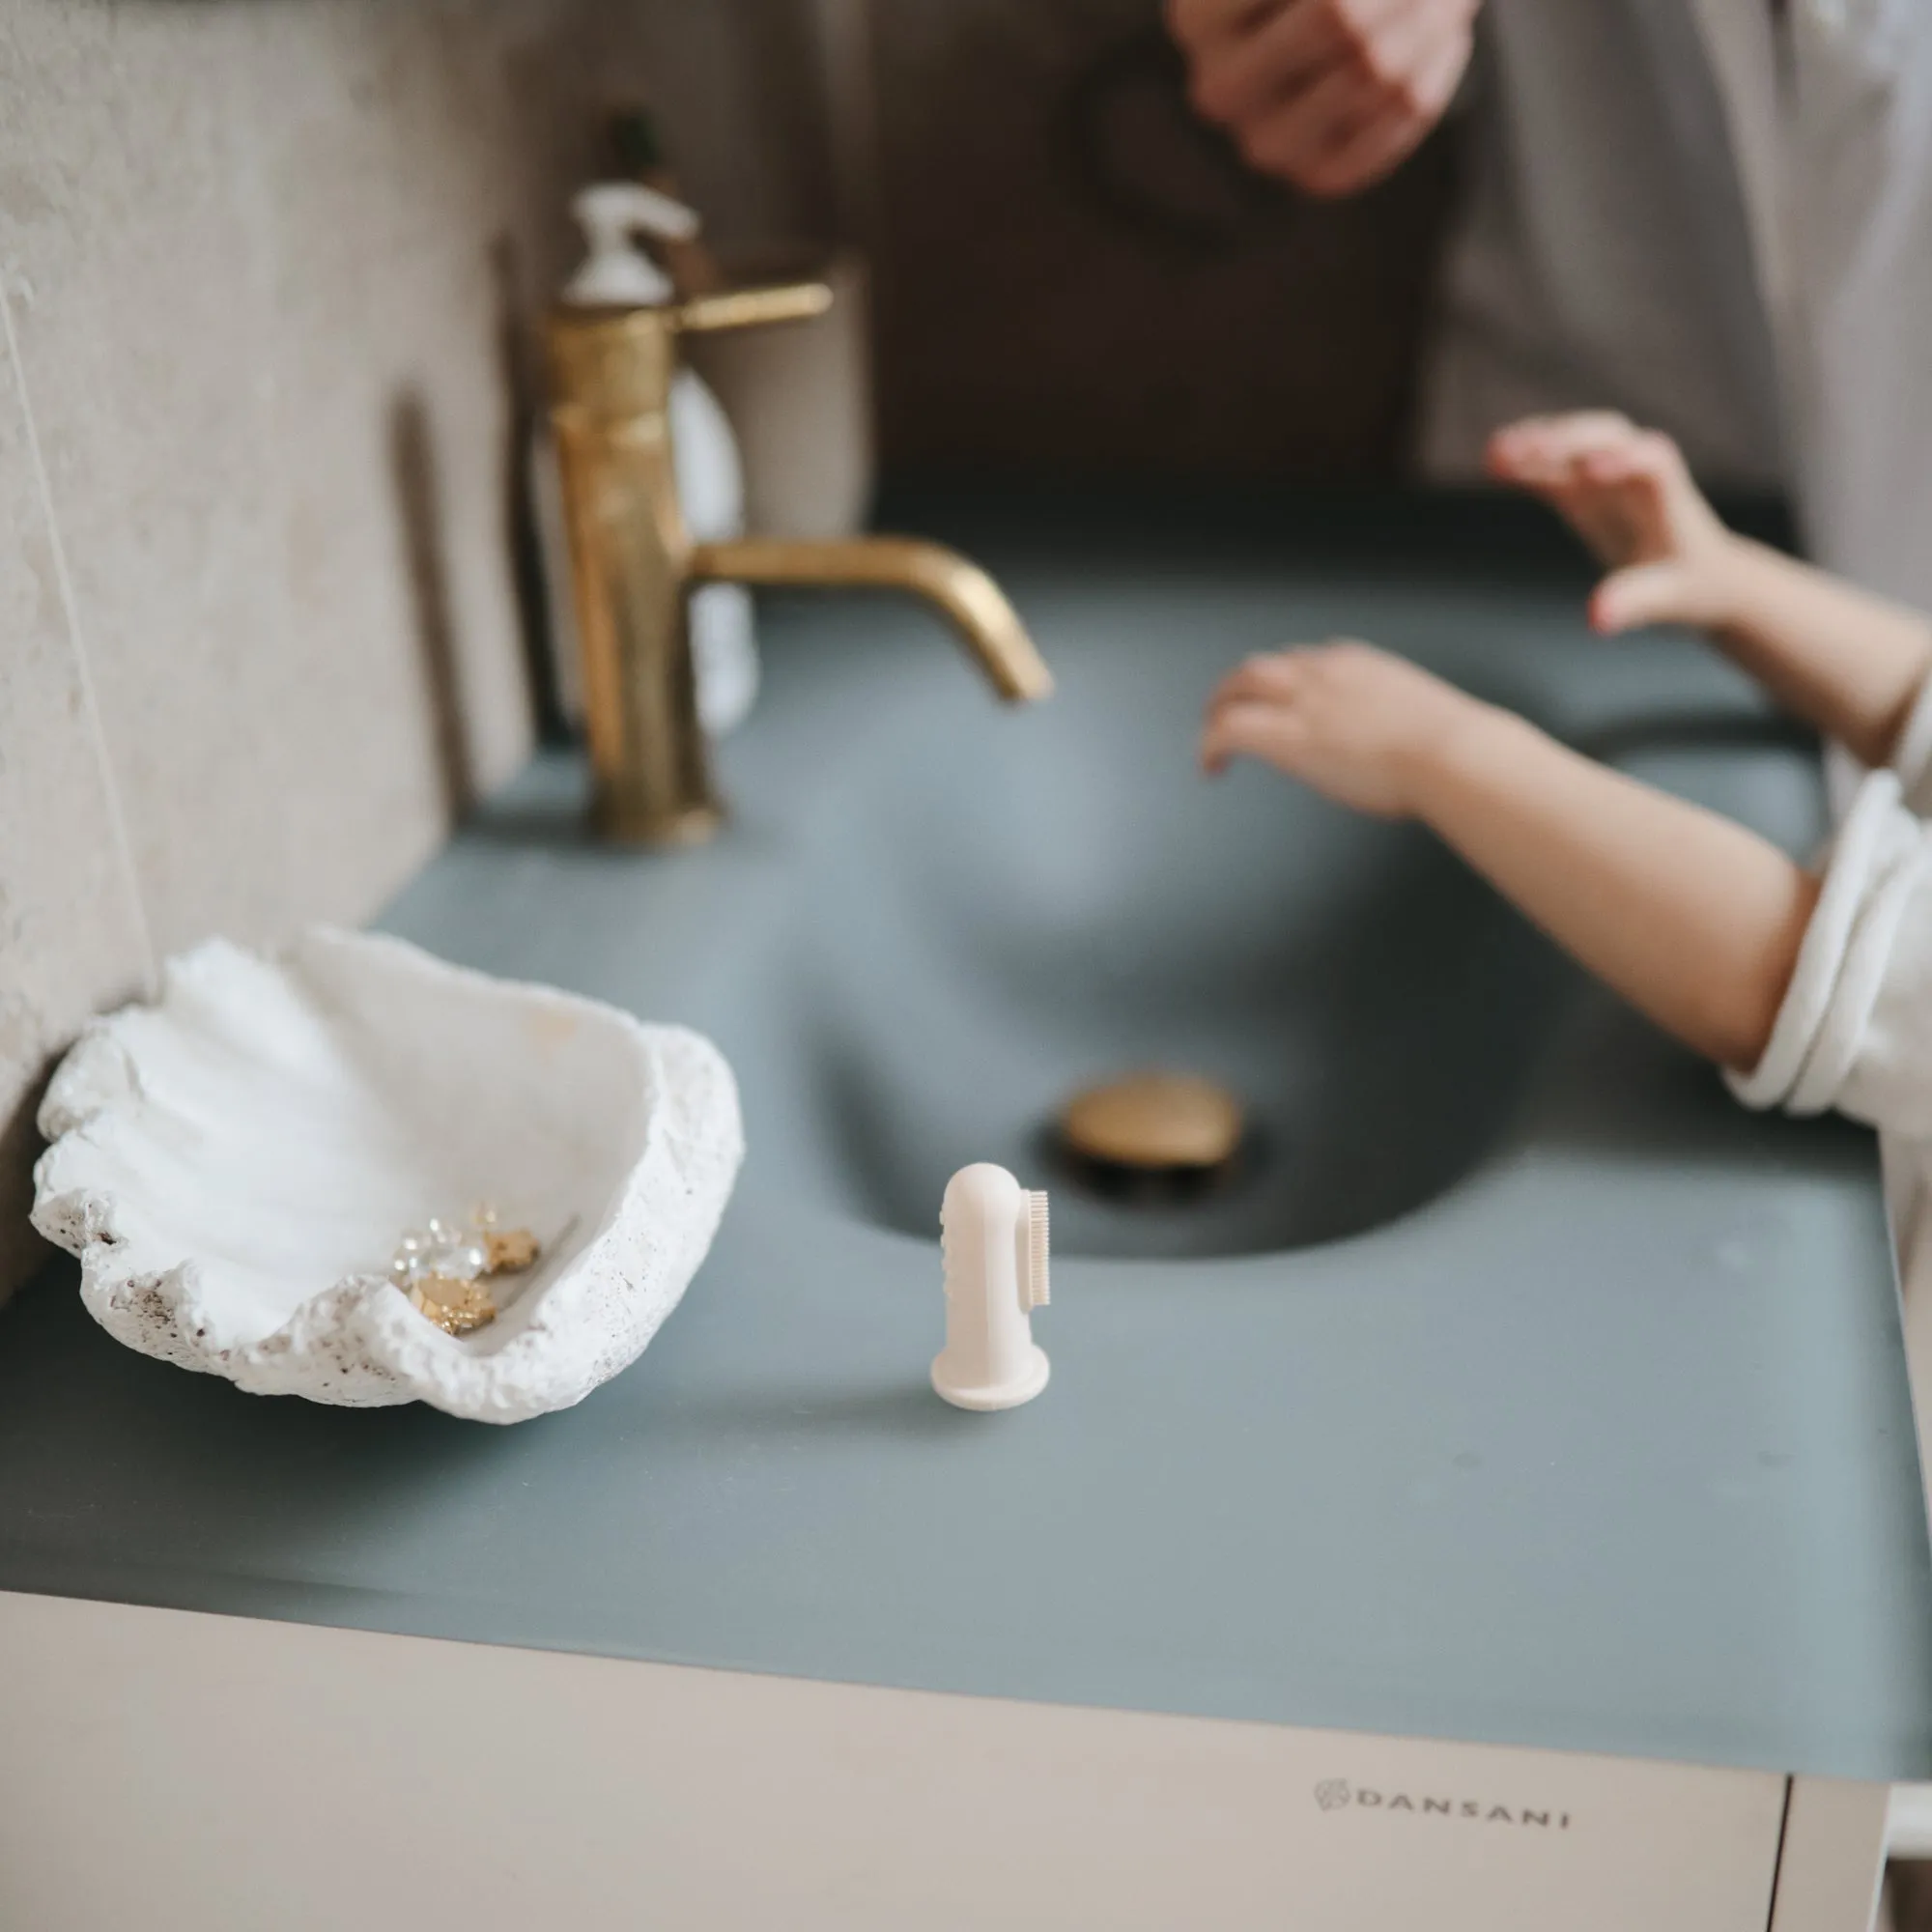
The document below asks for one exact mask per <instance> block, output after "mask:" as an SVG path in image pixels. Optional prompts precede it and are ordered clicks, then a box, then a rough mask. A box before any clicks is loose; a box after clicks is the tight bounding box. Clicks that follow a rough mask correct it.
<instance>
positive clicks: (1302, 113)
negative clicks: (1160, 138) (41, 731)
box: [1167, 0, 1482, 196]
mask: <svg viewBox="0 0 1932 1932" xmlns="http://www.w3.org/2000/svg"><path fill="white" fill-rule="evenodd" d="M1481 4H1482V0H1167V17H1168V26H1169V29H1170V30H1171V31H1172V33H1173V35H1174V38H1175V40H1176V41H1177V42H1178V43H1179V45H1180V48H1181V51H1182V52H1183V53H1184V54H1185V55H1186V56H1187V60H1188V65H1189V68H1190V69H1191V71H1192V84H1191V87H1190V93H1191V95H1192V97H1193V100H1194V105H1195V106H1196V107H1197V108H1198V109H1199V110H1200V112H1201V113H1203V114H1204V115H1206V116H1207V117H1208V120H1210V121H1213V122H1217V123H1218V124H1219V125H1220V126H1221V127H1223V128H1226V129H1227V130H1228V131H1229V133H1230V134H1232V135H1233V136H1234V137H1235V140H1236V144H1237V145H1238V146H1239V148H1240V150H1241V153H1242V154H1243V155H1244V156H1246V158H1247V160H1248V162H1249V164H1250V165H1251V166H1253V167H1256V168H1259V169H1261V170H1262V171H1263V172H1264V173H1265V174H1271V175H1278V176H1279V177H1280V178H1281V179H1282V180H1284V181H1287V182H1290V183H1293V185H1294V186H1296V187H1298V188H1300V189H1302V190H1303V192H1304V193H1307V194H1314V195H1322V196H1336V195H1346V194H1353V193H1354V192H1355V191H1356V190H1357V189H1359V188H1364V187H1367V186H1368V185H1370V184H1371V183H1373V182H1378V181H1379V180H1381V178H1382V177H1383V176H1384V175H1386V174H1388V173H1389V172H1390V171H1391V170H1392V169H1393V168H1395V167H1396V166H1397V164H1398V163H1399V162H1401V161H1403V160H1404V159H1406V157H1407V156H1408V155H1409V154H1410V152H1411V151H1412V150H1413V149H1414V148H1415V147H1416V146H1417V145H1418V144H1419V143H1420V142H1421V140H1422V138H1423V136H1424V135H1425V134H1427V133H1428V132H1429V130H1430V129H1431V128H1433V127H1435V124H1436V122H1437V121H1439V120H1440V119H1441V118H1442V113H1443V110H1444V109H1445V108H1446V107H1447V106H1448V105H1449V101H1450V99H1451V97H1452V96H1453V95H1454V94H1455V92H1456V87H1457V83H1458V82H1459V81H1460V80H1461V79H1462V77H1463V69H1464V68H1466V67H1467V66H1468V64H1469V49H1470V43H1471V35H1472V31H1473V23H1474V20H1475V15H1476V10H1477V8H1478V7H1479V6H1480V5H1481Z"/></svg>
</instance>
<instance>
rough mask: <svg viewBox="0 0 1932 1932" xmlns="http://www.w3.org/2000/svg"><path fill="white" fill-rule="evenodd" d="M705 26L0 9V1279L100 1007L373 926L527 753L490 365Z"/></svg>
mask: <svg viewBox="0 0 1932 1932" xmlns="http://www.w3.org/2000/svg"><path fill="white" fill-rule="evenodd" d="M709 11H710V10H709V9H705V8H698V7H696V6H694V5H693V4H692V0H657V4H655V5H653V6H648V7H644V8H639V7H635V6H608V5H604V4H601V0H119V4H110V3H109V0H0V301H4V310H0V319H4V322H5V325H6V327H5V333H4V336H3V337H0V1290H4V1288H5V1287H6V1286H8V1285H10V1284H11V1283H12V1281H14V1279H16V1278H17V1277H18V1276H19V1275H20V1274H21V1273H22V1272H24V1271H25V1269H26V1268H27V1267H29V1266H31V1265H32V1264H34V1262H35V1261H37V1260H38V1258H39V1252H40V1251H39V1250H38V1247H37V1244H35V1243H34V1242H33V1241H32V1239H31V1237H30V1236H28V1234H27V1231H26V1228H25V1223H24V1214H25V1208H26V1204H27V1199H28V1180H27V1166H28V1162H29V1160H30V1159H31V1157H32V1154H33V1152H34V1151H36V1149H37V1142H36V1140H35V1137H34V1136H33V1134H32V1131H31V1114H32V1107H33V1103H34V1100H35V1097H36V1096H37V1094H38V1092H39V1090H40V1087H41V1085H42V1083H43V1079H44V1075H45V1071H46V1068H47V1066H48V1064H49V1061H50V1058H51V1057H52V1056H53V1055H54V1054H55V1053H57V1051H58V1050H59V1049H60V1048H61V1047H62V1046H64V1045H65V1044H66V1042H67V1041H68V1040H69V1039H70V1038H71V1036H72V1034H73V1032H74V1030H75V1029H76V1028H77V1027H78V1025H79V1024H80V1023H81V1022H82V1021H83V1020H84V1018H85V1017H86V1015H87V1014H88V1013H89V1012H90V1011H91V1010H94V1009H98V1008H99V1007H101V1006H103V1005H108V1004H112V1003H114V1002H116V1001H118V1000H120V999H122V998H124V997H126V996H128V994H130V993H132V992H135V991H137V990H138V989H139V988H140V987H141V986H142V985H143V984H145V983H146V982H148V981H149V980H151V979H152V978H153V975H154V971H155V963H156V959H157V958H160V957H164V956H165V955H166V954H167V953H169V952H173V951H176V950H178V949H180V948H182V947H184V946H186V945H189V944H191V943H193V942H194V941H195V940H197V939H199V938H201V937H203V936H204V935H206V934H208V933H212V932H224V933H228V934H230V935H233V936H235V937H237V938H240V939H242V940H246V941H255V942H272V941H274V940H276V939H277V938H279V937H280V936H281V935H283V934H285V933H287V932H288V931H289V929H290V928H291V927H292V926H294V925H295V924H297V923H299V922H301V921H304V920H308V919H328V920H345V921H354V920H360V919H362V918H364V917H366V916H367V915H368V914H369V913H371V912H372V911H373V910H374V909H375V908H376V907H377V906H378V905H379V904H380V903H381V902H382V900H383V899H384V897H385V895H387V894H388V893H389V892H390V891H391V890H392V889H393V888H394V887H395V886H396V885H397V884H398V883H399V882H400V881H401V880H403V879H404V878H405V877H407V876H408V874H409V873H410V872H411V871H412V869H413V868H414V867H416V866H417V865H418V864H419V863H420V862H421V861H422V860H423V859H424V858H425V857H426V856H427V855H428V854H429V853H430V852H431V851H432V850H433V849H434V848H435V846H436V845H437V843H438V841H439V840H440V838H442V836H443V834H444V832H445V830H446V828H447V825H448V823H449V819H450V815H451V812H452V810H454V809H455V808H456V807H457V806H458V805H459V804H460V803H461V801H462V800H463V799H464V798H466V797H468V796H469V795H470V794H471V793H473V792H474V791H476V790H477V789H479V788H481V787H485V786H488V785H490V784H493V783H495V782H497V781H500V780H501V779H502V778H504V777H505V776H506V775H508V774H509V773H510V772H511V771H513V770H514V769H515V768H516V766H517V765H518V763H519V762H520V761H521V760H522V759H523V757H524V756H525V754H526V750H527V748H528V745H529V741H530V728H531V727H530V709H531V708H530V698H529V689H528V675H527V671H526V646H525V639H524V636H523V633H522V628H521V626H520V624H519V621H518V605H517V600H516V598H515V596H514V594H513V589H512V582H511V569H510V563H509V556H510V547H509V545H508V543H507V541H506V528H507V525H508V519H509V496H508V477H509V467H508V466H509V461H510V456H511V448H512V424H511V421H510V414H509V409H508V395H509V390H510V383H509V376H508V370H507V367H506V356H507V355H508V354H509V353H510V349H511V345H513V344H514V343H515V341H516V340H517V334H518V327H519V318H520V314H525V313H527V311H528V310H529V309H530V307H531V306H532V305H533V301H534V298H535V296H536V294H537V293H538V292H540V291H542V290H545V289H547V288H548V287H550V286H551V285H552V283H553V282H554V277H555V275H556V273H557V272H558V270H559V269H560V267H561V266H562V264H563V261H564V258H565V254H566V251H567V249H568V247H569V240H568V236H567V233H566V232H565V230H564V226H563V223H562V221H561V219H560V210H561V206H562V200H563V196H564V194H565V192H566V191H567V188H568V186H569V185H571V184H572V183H574V182H576V181H578V180H581V179H582V177H583V175H584V174H585V173H586V172H587V171H588V170H589V168H590V167H591V165H592V162H593V158H594V156H595V154H596V152H597V142H598V138H599V129H600V128H601V126H602V124H603V110H604V109H605V108H606V107H607V106H608V105H610V104H611V103H612V102H615V101H618V100H622V99H625V98H627V97H628V96H630V95H632V94H634V93H636V92H638V91H639V90H640V89H641V87H642V84H643V82H644V80H645V79H646V77H647V73H648V72H650V71H653V61H654V60H656V61H660V62H668V67H669V69H670V73H669V79H670V81H671V82H672V83H673V87H674V91H675V96H676V99H675V106H676V113H675V115H674V117H673V118H674V119H675V120H677V121H678V122H679V123H680V125H683V124H690V123H696V124H697V125H698V126H700V127H701V126H707V125H709V124H708V122H707V121H706V120H705V117H703V116H702V115H701V114H700V113H699V111H698V106H697V99H698V96H699V94H700V93H701V91H702V90H703V88H705V87H706V86H709V87H711V89H712V90H713V93H714V95H715V92H716V88H717V85H718V81H719V76H720V75H721V74H723V73H725V72H726V71H728V70H729V68H730V53H731V48H730V46H729V44H728V43H727V41H726V39H725V38H721V34H720V32H719V29H718V26H717V23H716V22H715V21H714V22H713V25H712V27H711V28H710V29H709V30H708V31H706V32H704V33H700V34H697V35H692V34H690V33H688V32H685V31H682V30H681V29H682V28H683V27H684V26H686V25H688V24H689V23H690V22H691V21H692V20H694V19H699V18H702V17H704V16H705V15H706V14H708V13H709ZM741 11H744V10H743V9H733V8H726V9H725V12H726V13H732V14H735V13H737V12H741ZM752 11H755V9H753V10H752ZM676 16H682V18H681V19H680V18H678V17H676ZM660 43H662V44H663V45H665V46H668V49H669V52H668V56H665V55H661V54H659V52H658V47H659V44H660ZM667 91H668V92H669V91H671V90H667ZM669 104H670V103H669V102H667V105H669ZM720 145H721V144H719V143H718V142H716V141H715V140H714V141H713V143H712V146H713V149H714V150H719V149H720ZM708 158H709V161H710V166H711V171H712V173H713V175H714V176H716V177H717V181H716V187H715V191H716V192H717V193H719V194H721V195H723V197H724V198H725V200H726V201H727V203H728V202H732V201H733V200H734V199H735V202H736V203H737V204H738V205H739V206H740V211H741V218H742V219H745V220H750V221H753V222H755V221H757V220H758V219H759V218H760V217H761V215H762V214H763V213H765V212H766V211H765V210H764V208H763V206H762V204H761V203H760V201H759V195H760V193H761V192H768V190H766V189H764V188H762V187H761V183H764V182H768V181H769V179H770V178H771V177H770V170H769V169H766V170H764V172H763V173H762V174H761V173H760V171H759V169H758V168H757V167H756V166H755V165H749V164H747V163H746V161H745V159H744V157H743V156H734V155H729V154H726V153H724V152H716V153H714V154H713V155H712V156H709V157H708ZM754 158H755V157H754Z"/></svg>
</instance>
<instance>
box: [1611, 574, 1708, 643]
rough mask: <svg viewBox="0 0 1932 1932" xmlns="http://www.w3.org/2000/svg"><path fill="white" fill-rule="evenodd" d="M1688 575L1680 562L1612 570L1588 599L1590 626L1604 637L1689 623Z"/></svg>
mask: <svg viewBox="0 0 1932 1932" xmlns="http://www.w3.org/2000/svg"><path fill="white" fill-rule="evenodd" d="M1690 604H1691V599H1690V581H1689V573H1688V572H1687V571H1686V570H1685V568H1684V566H1683V565H1682V564H1679V563H1634V564H1632V565H1631V566H1630V567H1629V568H1628V569H1626V570H1613V571H1612V572H1611V573H1610V574H1609V576H1607V577H1606V578H1605V579H1604V581H1603V582H1601V583H1600V584H1598V585H1597V588H1596V591H1595V592H1594V594H1593V595H1592V596H1591V598H1590V624H1591V627H1592V628H1593V629H1595V630H1597V631H1600V632H1602V633H1603V635H1604V636H1605V637H1614V636H1616V634H1617V633H1618V632H1619V631H1634V630H1636V629H1638V628H1639V627H1640V626H1642V625H1644V624H1668V623H1675V622H1688V621H1691V620H1692V619H1693V618H1694V615H1695V612H1694V611H1692V610H1691V608H1690Z"/></svg>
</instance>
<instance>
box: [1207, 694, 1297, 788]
mask: <svg viewBox="0 0 1932 1932" xmlns="http://www.w3.org/2000/svg"><path fill="white" fill-rule="evenodd" d="M1305 736H1306V726H1305V724H1304V721H1303V720H1302V719H1301V718H1300V716H1299V715H1298V714H1297V713H1296V711H1295V709H1294V707H1293V705H1286V704H1281V703H1269V702H1264V701H1262V700H1259V699H1255V698H1236V699H1233V700H1231V701H1229V702H1228V703H1225V704H1218V705H1216V706H1215V707H1214V708H1213V710H1211V711H1210V712H1209V713H1208V722H1207V724H1206V725H1204V726H1203V727H1202V731H1201V763H1202V766H1203V767H1204V769H1206V770H1207V771H1209V772H1220V771H1222V770H1224V769H1225V768H1226V767H1227V764H1228V761H1229V759H1231V758H1236V757H1249V758H1262V759H1264V760H1265V761H1266V762H1267V763H1269V764H1272V765H1280V766H1282V767H1283V769H1287V768H1288V766H1289V763H1290V761H1291V760H1292V758H1293V753H1294V750H1295V748H1296V747H1297V746H1298V745H1299V744H1300V743H1301V742H1302V739H1303V738H1304V737H1305Z"/></svg>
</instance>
